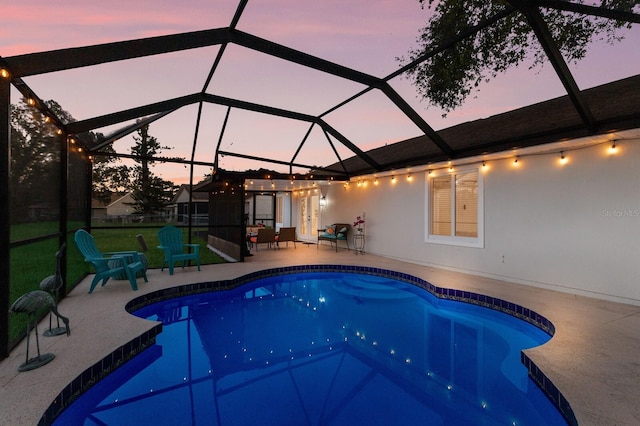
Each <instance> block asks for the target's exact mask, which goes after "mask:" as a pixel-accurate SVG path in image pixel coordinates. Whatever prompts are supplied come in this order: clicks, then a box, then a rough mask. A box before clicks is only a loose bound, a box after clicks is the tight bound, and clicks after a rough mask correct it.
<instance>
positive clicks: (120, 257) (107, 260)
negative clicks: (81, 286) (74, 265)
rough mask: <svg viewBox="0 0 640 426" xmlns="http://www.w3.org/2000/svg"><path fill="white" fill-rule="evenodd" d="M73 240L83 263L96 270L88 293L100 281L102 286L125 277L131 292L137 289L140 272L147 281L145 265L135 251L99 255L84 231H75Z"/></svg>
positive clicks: (94, 243)
mask: <svg viewBox="0 0 640 426" xmlns="http://www.w3.org/2000/svg"><path fill="white" fill-rule="evenodd" d="M73 240H74V241H75V243H76V247H78V250H79V251H80V253H82V255H83V256H84V261H85V262H87V263H91V264H92V265H93V267H94V268H95V270H96V276H95V277H94V278H93V281H91V288H89V293H91V292H92V291H93V289H94V288H96V285H98V283H99V282H100V281H102V286H104V285H105V284H106V283H107V281H108V280H109V278H112V277H114V278H115V279H118V278H119V277H126V278H127V279H128V280H129V283H130V284H131V289H132V290H137V289H138V283H137V282H136V274H138V273H139V272H140V274H141V275H142V277H143V278H144V281H145V282H149V280H147V273H146V265H145V264H144V262H143V261H142V259H141V257H140V255H141V253H138V252H136V251H119V252H108V253H101V252H100V250H98V247H96V242H95V240H94V239H93V236H92V235H91V234H89V233H88V232H87V231H85V230H84V229H79V230H78V231H76V233H75V236H74V238H73Z"/></svg>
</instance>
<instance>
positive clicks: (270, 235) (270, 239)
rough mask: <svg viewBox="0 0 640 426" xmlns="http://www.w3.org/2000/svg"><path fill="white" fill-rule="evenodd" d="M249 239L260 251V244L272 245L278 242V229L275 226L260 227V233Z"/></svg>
mask: <svg viewBox="0 0 640 426" xmlns="http://www.w3.org/2000/svg"><path fill="white" fill-rule="evenodd" d="M249 241H251V244H252V245H253V244H255V245H256V251H258V244H268V245H269V247H271V245H272V244H273V243H275V242H276V230H275V228H258V233H257V234H256V235H254V236H252V237H251V238H250V239H249Z"/></svg>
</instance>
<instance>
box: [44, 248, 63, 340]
mask: <svg viewBox="0 0 640 426" xmlns="http://www.w3.org/2000/svg"><path fill="white" fill-rule="evenodd" d="M65 247H66V243H63V244H62V246H60V250H58V251H57V252H56V273H55V274H54V275H49V276H48V277H46V278H44V279H43V280H42V281H40V290H44V291H46V292H47V293H49V294H51V296H53V298H54V299H56V298H57V295H58V290H60V288H61V287H62V286H63V285H64V281H63V280H62V269H61V267H62V255H63V253H64V249H65ZM52 316H53V314H52V313H49V329H48V330H46V331H45V332H44V333H42V334H43V335H45V336H48V337H49V336H59V335H61V334H64V333H65V329H64V327H60V318H57V321H58V326H57V327H56V328H52V326H51V317H52Z"/></svg>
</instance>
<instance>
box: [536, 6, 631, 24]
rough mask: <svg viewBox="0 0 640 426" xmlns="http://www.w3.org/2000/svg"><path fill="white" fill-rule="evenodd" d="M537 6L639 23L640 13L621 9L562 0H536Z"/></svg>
mask: <svg viewBox="0 0 640 426" xmlns="http://www.w3.org/2000/svg"><path fill="white" fill-rule="evenodd" d="M535 3H537V4H538V6H541V7H544V8H548V9H558V10H564V11H567V12H576V13H582V14H584V15H590V16H599V17H601V18H608V19H615V20H616V21H623V22H630V23H636V24H640V15H638V14H637V13H633V12H625V11H623V10H616V9H607V8H605V7H598V6H589V5H586V4H579V3H572V2H570V1H562V0H536V2H535Z"/></svg>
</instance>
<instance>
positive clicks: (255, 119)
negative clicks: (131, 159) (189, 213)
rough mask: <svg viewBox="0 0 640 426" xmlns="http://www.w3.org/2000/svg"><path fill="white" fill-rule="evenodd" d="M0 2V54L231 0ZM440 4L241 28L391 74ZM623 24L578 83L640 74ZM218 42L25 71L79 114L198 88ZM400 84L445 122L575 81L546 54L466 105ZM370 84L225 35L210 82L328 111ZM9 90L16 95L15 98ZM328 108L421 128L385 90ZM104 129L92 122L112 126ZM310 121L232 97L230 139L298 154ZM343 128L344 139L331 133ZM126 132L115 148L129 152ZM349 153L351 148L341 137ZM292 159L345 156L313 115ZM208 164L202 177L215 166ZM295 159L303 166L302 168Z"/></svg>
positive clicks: (211, 146) (287, 8)
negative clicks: (559, 72) (429, 97)
mask: <svg viewBox="0 0 640 426" xmlns="http://www.w3.org/2000/svg"><path fill="white" fill-rule="evenodd" d="M3 3H7V4H4V5H2V8H1V11H2V12H1V14H0V56H3V57H10V56H14V55H22V54H26V53H34V52H42V51H48V50H55V49H62V48H70V47H80V46H87V45H93V44H100V43H107V42H113V41H122V40H131V39H137V38H143V37H151V36H158V35H166V34H177V33H182V32H188V31H197V30H205V29H211V28H219V27H226V26H229V25H230V23H231V20H232V17H233V15H234V13H235V10H236V8H237V2H236V1H235V0H216V1H210V0H209V1H204V0H186V1H183V2H180V3H178V2H170V1H149V0H143V1H139V0H136V1H131V0H129V1H120V0H112V1H110V2H86V1H80V0H61V1H56V2H51V1H46V2H45V1H40V0H37V1H29V0H26V1H22V2H10V1H8V0H3ZM429 14H430V11H429V10H428V9H422V8H421V7H420V4H419V3H418V1H417V0H402V1H398V0H393V1H392V0H382V1H376V0H367V1H364V0H351V1H344V0H341V1H337V0H330V1H318V2H311V1H300V0H279V1H264V0H263V1H253V0H250V1H249V2H248V4H247V6H246V8H245V10H244V13H243V15H242V17H241V18H240V21H239V24H238V26H237V28H238V29H240V30H242V31H245V32H248V33H250V34H253V35H255V36H258V37H261V38H265V39H268V40H270V41H273V42H276V43H279V44H282V45H285V46H287V47H291V48H294V49H297V50H301V51H304V52H306V53H309V54H312V55H315V56H318V57H320V58H322V59H326V60H329V61H332V62H336V63H338V64H340V65H343V66H347V67H350V68H353V69H356V70H358V71H362V72H365V73H368V74H371V75H373V76H375V77H385V76H387V75H389V74H391V73H392V72H393V71H395V70H396V69H397V68H398V67H399V63H398V61H397V60H396V58H397V57H400V56H403V55H406V54H407V52H408V50H409V49H410V48H411V47H413V46H415V39H416V37H417V36H418V34H419V30H420V28H421V27H423V26H424V25H425V23H426V22H427V20H428V17H429ZM621 34H622V35H623V36H624V37H625V39H624V40H623V41H622V42H620V43H618V44H616V45H613V46H611V45H608V44H605V43H602V42H599V43H595V44H593V45H592V47H591V49H590V50H589V53H588V55H587V57H586V58H585V59H584V60H583V61H582V62H580V63H579V64H570V69H571V71H572V72H573V74H574V77H575V79H576V81H577V83H578V86H579V87H580V88H581V89H586V88H590V87H593V86H597V85H600V84H603V83H607V82H610V81H614V80H618V79H621V78H625V77H629V76H632V75H636V74H638V72H639V71H640V55H638V53H637V52H638V47H637V46H640V27H638V25H635V26H634V27H633V28H632V29H631V30H624V31H622V32H621ZM218 49H219V47H218V46H212V47H208V48H203V49H194V50H190V51H184V52H178V53H171V54H166V55H160V56H155V57H147V58H141V59H133V60H128V61H122V62H117V63H109V64H103V65H99V66H94V67H87V68H82V69H76V70H71V71H64V72H58V73H51V74H46V75H41V76H34V77H26V78H25V79H24V80H25V81H26V82H27V84H29V86H30V87H31V88H32V89H33V90H34V91H35V92H36V93H37V94H38V95H39V96H40V98H42V99H45V100H48V99H54V100H56V101H57V102H58V103H60V105H61V106H62V107H63V108H64V109H65V110H67V111H68V112H69V113H70V114H71V115H72V116H73V117H74V118H75V119H78V120H82V119H87V118H91V117H95V116H99V115H103V114H107V113H111V112H115V111H120V110H123V109H127V108H132V107H136V106H142V105H146V104H149V103H152V102H158V101H162V100H165V99H169V98H173V97H178V96H184V95H187V94H192V93H195V92H199V91H200V90H202V87H203V85H204V83H205V80H206V77H207V74H208V72H209V69H210V67H211V65H212V63H213V61H214V59H215V57H216V54H217V52H218ZM390 84H391V85H392V87H393V88H394V89H395V90H396V91H397V92H398V93H400V94H401V95H402V96H403V97H404V98H405V100H406V101H407V102H408V103H409V104H410V105H411V106H412V107H413V108H414V109H415V110H416V111H417V112H418V113H419V114H420V115H422V117H423V118H424V119H425V120H426V122H427V123H429V124H430V125H431V127H433V128H434V129H436V130H439V129H442V128H446V127H450V126H453V125H455V124H459V123H462V122H466V121H470V120H475V119H479V118H484V117H488V116H491V115H494V114H498V113H501V112H505V111H508V110H512V109H514V108H518V107H522V106H525V105H530V104H533V103H537V102H541V101H544V100H547V99H550V98H553V97H557V96H562V95H564V94H565V92H564V91H563V88H562V85H561V84H560V82H559V81H558V79H557V78H556V77H555V74H554V72H553V69H552V68H551V66H550V65H546V66H544V67H543V68H541V69H540V68H538V69H535V70H529V69H528V68H527V66H524V67H521V68H519V69H513V70H510V71H508V72H507V73H505V74H503V75H500V76H498V78H497V79H495V80H493V81H492V82H490V83H487V84H485V85H483V86H482V87H481V88H480V91H479V92H478V93H475V94H474V95H473V96H472V97H469V99H468V100H467V102H466V103H465V104H464V106H463V107H462V108H460V109H458V110H456V111H453V112H451V113H450V114H449V115H448V116H447V117H446V118H443V117H442V111H441V110H439V109H438V108H435V107H432V106H429V105H428V103H427V102H425V101H421V100H420V99H418V98H417V95H416V91H415V89H414V88H413V87H412V86H411V84H410V82H409V81H408V80H406V79H404V78H395V79H394V80H391V81H390ZM362 89H363V86H361V85H359V84H358V83H354V82H351V81H347V80H342V79H339V78H337V77H333V76H330V75H326V74H323V73H320V72H318V71H315V70H312V69H308V68H305V67H302V66H299V65H295V64H290V63H287V62H285V61H282V60H280V59H277V58H273V57H269V56H267V55H264V54H261V53H259V52H254V51H251V50H248V49H245V48H243V47H240V46H236V45H229V46H228V47H227V49H226V51H225V54H224V56H223V59H222V62H221V64H220V66H219V68H218V70H217V71H216V74H215V75H214V77H213V80H212V82H211V84H210V86H209V88H208V90H207V92H208V93H211V94H215V95H220V96H226V97H230V98H235V99H240V100H244V101H250V102H255V103H260V104H264V105H268V106H273V107H277V108H283V109H288V110H292V111H298V112H302V113H306V114H311V115H318V114H321V113H323V112H325V111H326V110H328V109H329V108H331V107H333V106H334V105H336V104H338V103H340V102H342V101H343V100H345V99H348V98H349V97H351V96H352V95H354V94H356V93H358V92H359V91H360V90H362ZM18 95H19V94H18V92H17V91H15V92H12V101H13V102H16V100H17V99H18ZM225 113H226V107H223V106H218V105H206V106H205V108H204V111H203V119H202V122H201V125H200V130H199V135H198V142H197V145H196V154H195V160H197V161H203V162H213V156H214V152H215V147H216V145H217V143H218V139H219V137H220V131H221V128H222V123H223V120H224V116H225ZM196 114H197V106H195V105H193V106H189V107H184V108H182V109H180V110H178V111H176V112H174V113H172V114H170V115H168V116H167V117H165V118H163V119H161V120H159V121H156V122H154V123H153V124H152V125H151V127H150V133H151V134H152V135H153V136H155V137H156V138H158V141H159V142H160V143H161V144H162V145H166V146H170V147H172V149H171V151H165V153H164V154H166V155H171V156H180V157H184V158H187V159H189V158H190V157H191V151H192V148H193V142H194V131H195V122H196ZM325 120H326V121H327V122H328V123H329V124H331V125H332V126H333V127H334V128H336V129H337V130H338V131H339V132H341V133H342V134H343V135H345V136H346V137H347V138H349V139H350V140H351V141H352V142H354V143H355V144H356V145H357V146H358V147H360V148H361V149H363V150H367V149H371V148H374V147H378V146H382V145H384V144H385V143H392V142H397V141H399V140H403V139H406V138H409V137H413V136H418V135H419V134H420V131H419V130H418V129H417V128H416V127H415V125H414V124H413V123H411V122H410V121H409V119H407V118H406V117H405V116H404V115H403V114H402V113H400V112H399V111H398V110H397V108H396V107H395V106H394V105H393V104H392V103H391V102H390V101H389V100H388V99H387V98H386V97H385V96H384V95H383V94H382V93H381V92H378V91H371V92H369V93H368V94H367V95H365V96H362V97H361V98H359V99H358V100H356V101H354V102H352V103H350V104H348V105H347V106H345V107H342V108H340V109H338V110H337V111H335V112H332V113H331V114H329V115H327V116H326V117H325ZM124 124H127V123H123V124H122V125H118V126H115V127H114V128H108V129H96V130H97V131H101V132H102V133H105V134H107V133H109V132H110V131H112V130H114V129H115V128H118V127H122V126H123V125H124ZM308 129H309V124H307V123H304V122H295V121H292V120H286V119H282V118H275V117H269V116H265V115H261V114H257V113H252V112H246V111H241V110H235V109H233V110H232V111H231V113H230V116H229V122H228V124H227V128H226V130H225V134H224V139H223V141H222V145H221V149H222V150H225V151H231V152H238V153H241V154H248V155H254V156H261V157H265V158H269V159H277V160H285V161H288V160H291V159H292V157H293V155H294V153H295V151H296V149H297V148H298V146H299V144H300V143H301V141H302V139H303V137H304V135H305V134H306V132H307V130H308ZM334 142H335V141H334ZM131 144H132V140H131V138H130V137H128V138H124V139H122V140H120V141H117V142H116V143H115V145H114V148H115V149H116V151H118V152H122V153H128V152H129V147H130V145H131ZM336 147H337V148H338V152H339V155H340V156H341V158H347V157H349V156H351V155H352V154H351V152H350V151H349V150H347V149H346V148H344V147H342V146H341V145H340V144H339V143H337V145H336ZM295 160H296V162H297V163H301V164H305V165H319V166H321V165H328V164H331V163H334V162H335V161H337V158H336V156H335V154H334V153H333V150H332V149H331V148H330V146H329V144H328V142H327V140H326V138H325V136H324V134H322V132H321V131H320V130H319V129H318V128H314V130H313V131H312V132H311V134H310V136H309V139H308V141H307V142H306V144H305V146H304V147H303V149H302V150H301V151H300V154H299V155H298V157H296V159H295ZM220 165H221V167H223V168H225V169H228V170H242V169H246V168H248V167H249V168H259V167H265V168H275V169H279V171H284V172H287V171H288V168H282V167H280V166H274V165H272V164H269V163H264V162H259V163H256V162H249V161H248V160H242V159H237V158H234V157H229V156H227V157H224V158H222V159H221V163H220ZM154 171H155V173H157V174H160V175H161V176H162V177H163V178H164V179H168V180H172V181H174V182H176V183H184V182H187V181H188V176H189V170H188V168H185V167H184V166H182V165H166V164H165V165H158V166H157V167H156V169H155V170H154ZM209 171H210V169H209V168H208V167H204V166H202V167H198V168H197V169H196V171H195V173H194V176H195V177H194V180H195V181H198V180H199V178H200V177H201V176H202V175H204V174H205V173H208V172H209ZM294 171H302V172H304V171H306V170H302V169H298V170H294Z"/></svg>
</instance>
